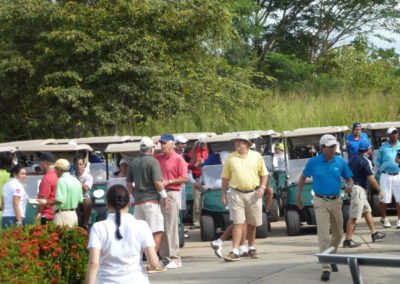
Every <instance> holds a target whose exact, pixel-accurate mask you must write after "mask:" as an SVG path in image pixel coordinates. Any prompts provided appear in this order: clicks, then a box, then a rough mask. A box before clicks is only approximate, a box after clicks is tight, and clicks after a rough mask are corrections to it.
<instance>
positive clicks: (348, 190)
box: [344, 185, 353, 193]
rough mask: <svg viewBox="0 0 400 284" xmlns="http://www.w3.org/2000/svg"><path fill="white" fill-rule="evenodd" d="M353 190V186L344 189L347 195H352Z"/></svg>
mask: <svg viewBox="0 0 400 284" xmlns="http://www.w3.org/2000/svg"><path fill="white" fill-rule="evenodd" d="M352 190H353V186H348V185H346V187H345V188H344V191H345V192H347V193H351V192H352Z"/></svg>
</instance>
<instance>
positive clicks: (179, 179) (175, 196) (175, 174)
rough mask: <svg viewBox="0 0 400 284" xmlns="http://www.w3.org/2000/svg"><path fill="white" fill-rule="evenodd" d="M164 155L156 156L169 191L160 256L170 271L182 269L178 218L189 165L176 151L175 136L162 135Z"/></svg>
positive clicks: (166, 188) (161, 141) (165, 186)
mask: <svg viewBox="0 0 400 284" xmlns="http://www.w3.org/2000/svg"><path fill="white" fill-rule="evenodd" d="M160 143H161V151H162V153H160V154H158V155H156V156H155V158H156V159H157V160H158V161H159V163H160V168H161V175H162V178H163V186H164V188H165V190H166V191H167V200H168V208H163V213H164V234H163V237H162V240H161V246H160V255H161V257H162V260H163V262H164V264H165V266H166V267H167V268H168V269H173V268H179V267H182V262H181V258H180V255H179V234H178V218H179V208H180V202H181V196H180V192H179V191H180V189H181V185H182V184H183V183H187V181H188V175H187V165H186V162H185V160H184V159H183V157H182V156H181V155H179V154H177V153H176V152H175V151H174V136H173V135H172V134H170V133H165V134H163V135H161V138H160Z"/></svg>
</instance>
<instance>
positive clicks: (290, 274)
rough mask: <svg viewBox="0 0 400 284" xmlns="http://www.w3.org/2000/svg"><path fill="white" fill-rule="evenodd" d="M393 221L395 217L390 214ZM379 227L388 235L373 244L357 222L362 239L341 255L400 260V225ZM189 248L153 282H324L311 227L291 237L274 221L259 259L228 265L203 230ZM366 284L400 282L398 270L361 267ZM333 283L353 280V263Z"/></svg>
mask: <svg viewBox="0 0 400 284" xmlns="http://www.w3.org/2000/svg"><path fill="white" fill-rule="evenodd" d="M389 219H390V220H391V222H392V225H393V224H395V220H396V218H395V217H390V218H389ZM375 223H376V225H377V228H378V230H381V231H384V232H386V233H388V236H387V237H386V239H384V240H382V241H379V242H377V243H372V242H371V236H370V233H369V231H368V228H367V226H366V224H365V222H364V221H362V222H360V224H359V225H357V230H356V233H355V235H354V238H353V239H354V240H355V241H357V242H362V246H361V247H359V248H355V249H348V248H347V249H343V248H340V249H339V252H338V253H344V254H356V253H357V254H368V255H375V256H390V257H399V258H400V229H395V228H392V229H383V228H382V227H381V226H380V224H378V223H379V218H375ZM189 233H190V238H189V239H186V244H185V247H184V248H183V249H182V250H181V255H182V262H183V267H182V268H180V269H175V270H169V271H167V272H165V273H159V274H153V275H150V282H151V283H153V284H161V283H185V284H186V283H187V284H195V283H196V284H197V283H208V284H214V283H218V284H219V283H221V284H223V283H226V284H228V283H229V284H235V283H240V284H241V283H254V284H255V283H290V284H293V283H295V284H305V283H307V284H308V283H321V281H320V279H319V277H320V275H321V269H320V264H318V263H317V257H315V256H314V254H315V253H318V248H317V236H316V230H315V229H314V228H306V230H304V231H303V233H304V234H303V235H301V236H296V237H288V236H287V234H286V227H285V222H284V221H279V222H276V223H272V231H271V233H270V236H269V237H268V238H266V239H258V240H257V250H258V252H259V255H260V258H259V259H257V260H253V259H249V258H242V259H241V260H240V261H238V262H233V263H226V262H224V261H222V260H221V259H219V258H217V257H216V256H215V254H214V251H213V250H212V249H211V247H210V244H209V243H208V242H201V241H200V233H199V230H194V231H190V232H189ZM230 248H231V241H227V242H225V243H224V255H225V254H227V253H229V250H230ZM361 273H362V277H363V280H364V283H371V284H372V283H373V284H377V283H393V284H395V283H400V267H399V268H381V267H361ZM329 283H340V284H344V283H352V280H351V275H350V270H349V268H348V266H346V265H341V266H339V272H338V273H332V274H331V280H330V281H329Z"/></svg>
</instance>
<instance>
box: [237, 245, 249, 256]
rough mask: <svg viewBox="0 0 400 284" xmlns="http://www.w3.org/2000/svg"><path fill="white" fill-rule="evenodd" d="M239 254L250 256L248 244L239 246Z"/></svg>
mask: <svg viewBox="0 0 400 284" xmlns="http://www.w3.org/2000/svg"><path fill="white" fill-rule="evenodd" d="M239 255H240V257H248V256H249V249H248V247H247V246H246V245H243V246H240V247H239Z"/></svg>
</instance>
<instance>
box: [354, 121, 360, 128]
mask: <svg viewBox="0 0 400 284" xmlns="http://www.w3.org/2000/svg"><path fill="white" fill-rule="evenodd" d="M356 128H361V123H359V122H354V123H353V128H352V129H356Z"/></svg>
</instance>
